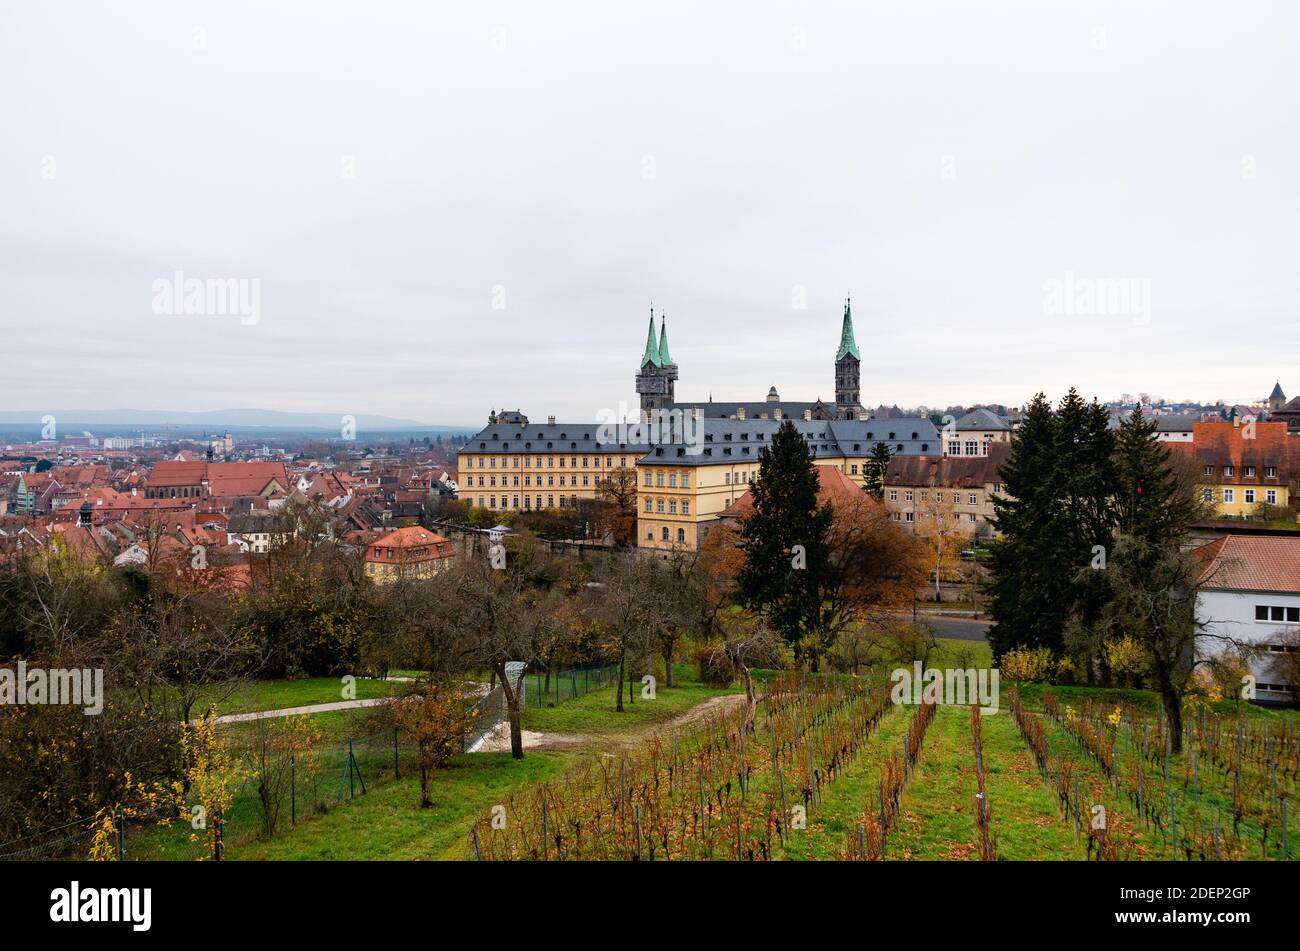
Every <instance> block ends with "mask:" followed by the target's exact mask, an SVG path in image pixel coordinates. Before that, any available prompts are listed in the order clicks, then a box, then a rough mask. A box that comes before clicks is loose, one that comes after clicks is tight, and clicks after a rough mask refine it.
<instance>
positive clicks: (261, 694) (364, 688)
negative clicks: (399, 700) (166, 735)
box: [217, 677, 406, 715]
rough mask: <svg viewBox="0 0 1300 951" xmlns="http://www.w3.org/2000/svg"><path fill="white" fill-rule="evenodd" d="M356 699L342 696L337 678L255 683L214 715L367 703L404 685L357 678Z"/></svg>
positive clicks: (231, 699)
mask: <svg viewBox="0 0 1300 951" xmlns="http://www.w3.org/2000/svg"><path fill="white" fill-rule="evenodd" d="M355 687H356V696H355V697H348V698H345V697H344V696H343V681H342V680H341V679H340V678H338V677H309V678H304V679H301V680H257V681H253V682H252V683H249V684H246V685H244V686H241V687H240V688H239V689H238V690H236V691H235V692H234V693H233V694H231V695H230V696H229V697H227V698H226V699H225V700H223V701H222V702H221V703H219V704H218V706H217V712H218V713H219V714H222V715H225V714H229V713H252V712H254V711H257V710H283V709H285V708H288V707H304V706H311V705H315V704H318V703H338V702H339V701H342V700H344V699H355V700H369V699H372V698H374V697H387V696H391V695H393V694H395V693H400V692H401V691H402V690H404V689H405V688H406V684H404V683H400V682H395V681H391V680H371V679H368V678H362V677H358V678H357V679H356V681H355Z"/></svg>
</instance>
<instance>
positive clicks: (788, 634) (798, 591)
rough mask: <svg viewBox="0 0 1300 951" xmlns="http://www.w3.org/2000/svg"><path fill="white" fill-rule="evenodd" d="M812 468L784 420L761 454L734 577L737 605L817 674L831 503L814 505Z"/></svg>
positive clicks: (803, 443)
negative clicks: (759, 617)
mask: <svg viewBox="0 0 1300 951" xmlns="http://www.w3.org/2000/svg"><path fill="white" fill-rule="evenodd" d="M818 487H819V483H818V479H817V466H816V463H815V462H813V458H812V453H811V452H810V451H809V449H808V443H807V441H806V440H805V439H804V438H803V436H801V435H800V434H799V431H798V430H797V429H795V427H794V424H793V423H791V422H790V421H789V420H786V421H785V422H784V423H782V424H781V428H780V429H778V430H777V432H776V434H775V435H774V436H773V437H772V445H771V446H770V447H765V448H764V449H763V451H762V453H761V454H760V455H759V469H758V478H757V479H755V481H754V483H753V485H752V488H751V490H750V491H751V493H752V495H753V501H754V509H753V511H752V512H751V513H750V514H749V515H748V516H747V517H746V518H745V520H744V521H743V522H742V524H741V530H740V548H741V550H742V551H743V553H744V556H745V564H744V567H743V568H742V569H741V571H740V576H739V578H738V588H739V595H740V600H741V602H742V603H743V604H744V605H745V606H746V607H748V608H750V609H751V610H755V611H761V612H763V613H764V614H766V615H767V617H768V620H769V623H771V625H772V627H773V628H774V629H775V630H777V631H778V632H779V633H780V634H781V637H782V638H783V639H784V640H785V642H786V643H787V644H789V645H790V646H791V647H792V648H793V649H794V651H795V656H796V658H799V659H803V658H807V659H809V660H810V661H811V662H812V665H813V668H814V669H816V666H817V659H818V656H819V653H820V639H819V636H818V635H819V632H818V631H817V630H815V628H816V626H817V622H818V618H819V616H820V613H821V604H820V598H821V595H820V592H821V590H822V586H823V583H824V581H825V576H826V575H827V573H828V571H829V568H830V565H829V555H828V546H827V540H826V539H827V532H828V530H829V528H830V524H831V509H830V506H829V505H821V506H819V505H818V503H817V491H818Z"/></svg>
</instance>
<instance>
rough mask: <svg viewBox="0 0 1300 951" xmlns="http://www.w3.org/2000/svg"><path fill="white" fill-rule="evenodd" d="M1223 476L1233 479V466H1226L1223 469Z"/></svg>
mask: <svg viewBox="0 0 1300 951" xmlns="http://www.w3.org/2000/svg"><path fill="white" fill-rule="evenodd" d="M1223 475H1224V477H1225V478H1228V479H1231V478H1232V466H1224V467H1223Z"/></svg>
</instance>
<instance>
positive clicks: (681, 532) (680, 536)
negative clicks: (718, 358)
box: [677, 528, 686, 545]
mask: <svg viewBox="0 0 1300 951" xmlns="http://www.w3.org/2000/svg"><path fill="white" fill-rule="evenodd" d="M677 544H679V545H685V544H686V529H684V528H679V529H677Z"/></svg>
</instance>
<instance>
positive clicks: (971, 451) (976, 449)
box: [966, 440, 980, 456]
mask: <svg viewBox="0 0 1300 951" xmlns="http://www.w3.org/2000/svg"><path fill="white" fill-rule="evenodd" d="M979 454H980V444H979V443H977V442H975V441H974V440H967V442H966V455H968V456H978V455H979Z"/></svg>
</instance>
